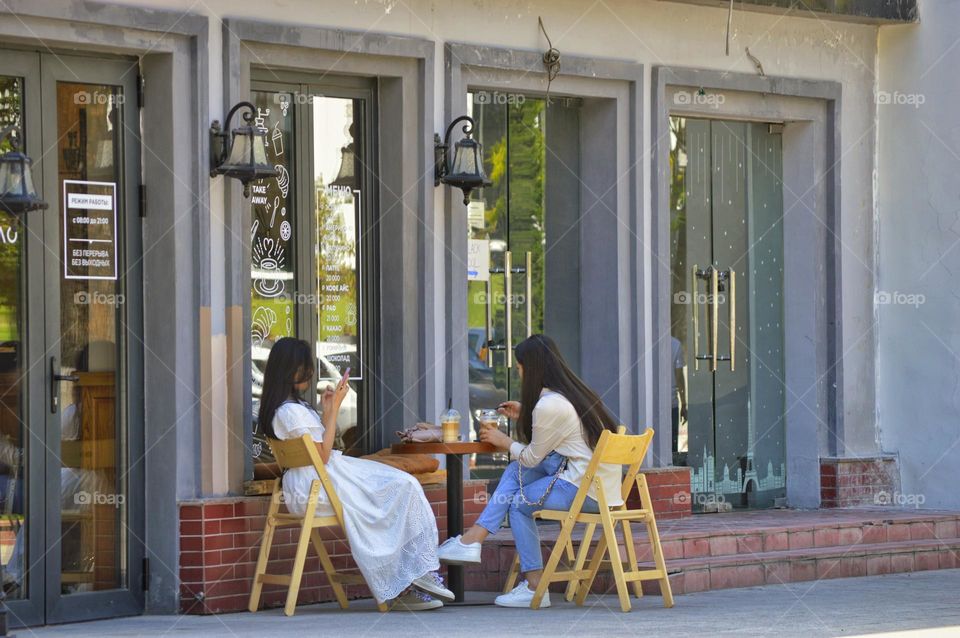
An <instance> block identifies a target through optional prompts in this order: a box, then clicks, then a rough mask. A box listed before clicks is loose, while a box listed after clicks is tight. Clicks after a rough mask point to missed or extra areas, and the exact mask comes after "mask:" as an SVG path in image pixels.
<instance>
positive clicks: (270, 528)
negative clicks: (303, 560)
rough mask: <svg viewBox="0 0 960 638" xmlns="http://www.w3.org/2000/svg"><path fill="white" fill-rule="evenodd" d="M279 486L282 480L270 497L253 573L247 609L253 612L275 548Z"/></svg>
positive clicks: (257, 604) (258, 605)
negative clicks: (271, 549) (271, 553)
mask: <svg viewBox="0 0 960 638" xmlns="http://www.w3.org/2000/svg"><path fill="white" fill-rule="evenodd" d="M279 485H280V479H276V481H275V483H274V492H273V494H272V495H271V497H270V509H269V510H268V511H267V522H266V525H265V526H264V528H263V538H262V539H261V540H260V555H259V556H258V557H257V567H256V569H255V570H254V572H253V587H252V588H251V589H250V601H249V602H248V603H247V609H248V610H249V611H251V612H254V611H257V609H259V608H260V594H261V593H262V592H263V581H262V580H260V577H261V576H263V575H264V574H266V573H267V563H268V562H269V560H270V548H271V547H272V546H273V533H274V532H275V531H276V529H277V525H276V521H275V520H274V519H273V517H274V516H275V515H276V513H277V511H278V510H279V509H280V499H279V494H278V490H279Z"/></svg>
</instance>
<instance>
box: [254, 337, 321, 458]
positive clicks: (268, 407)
mask: <svg viewBox="0 0 960 638" xmlns="http://www.w3.org/2000/svg"><path fill="white" fill-rule="evenodd" d="M315 367H316V364H315V363H314V361H313V352H312V349H311V347H310V344H309V343H307V342H306V341H304V340H303V339H294V338H293V337H283V338H282V339H278V340H277V342H276V343H274V344H273V348H271V349H270V356H269V357H267V367H266V369H265V370H264V371H263V391H262V392H261V394H260V411H259V414H258V415H257V426H258V427H259V428H260V432H262V433H263V434H264V435H265V436H267V437H269V438H271V439H275V438H277V433H276V432H275V431H274V430H273V416H274V415H275V414H276V413H277V408H279V407H280V406H281V405H283V404H284V403H286V402H287V401H289V400H291V399H293V400H294V401H300V400H301V397H300V393H299V392H297V388H296V387H295V386H296V384H297V383H303V382H304V381H306V380H308V379H312V378H313V373H314V369H315Z"/></svg>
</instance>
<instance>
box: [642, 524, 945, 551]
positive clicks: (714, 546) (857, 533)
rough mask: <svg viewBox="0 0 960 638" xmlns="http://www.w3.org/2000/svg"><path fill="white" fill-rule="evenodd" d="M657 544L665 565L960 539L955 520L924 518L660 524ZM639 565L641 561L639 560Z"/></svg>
mask: <svg viewBox="0 0 960 638" xmlns="http://www.w3.org/2000/svg"><path fill="white" fill-rule="evenodd" d="M659 527H660V537H661V544H662V545H663V551H664V555H665V556H666V557H667V559H679V558H701V557H704V556H726V555H730V554H748V555H752V554H757V553H760V552H774V551H786V550H802V549H809V548H821V547H848V546H851V545H859V544H877V543H890V542H902V541H919V540H937V539H952V538H958V537H960V515H955V514H949V515H923V514H920V515H918V516H916V517H910V518H883V517H877V518H865V519H864V520H862V521H858V522H854V521H850V520H847V521H843V522H832V523H823V522H819V523H811V524H806V525H802V524H801V525H791V526H789V527H784V526H770V527H766V528H764V527H752V528H746V527H739V528H738V527H730V528H728V529H716V528H714V529H711V530H709V531H703V530H685V529H682V528H680V529H677V528H679V527H680V524H678V525H677V526H676V527H672V526H670V525H669V523H668V524H660V525H659ZM634 533H635V536H636V538H637V539H638V543H637V544H638V546H642V547H647V546H648V545H647V542H646V533H645V532H644V531H643V530H642V529H638V530H636V531H635V532H634ZM641 560H642V559H641Z"/></svg>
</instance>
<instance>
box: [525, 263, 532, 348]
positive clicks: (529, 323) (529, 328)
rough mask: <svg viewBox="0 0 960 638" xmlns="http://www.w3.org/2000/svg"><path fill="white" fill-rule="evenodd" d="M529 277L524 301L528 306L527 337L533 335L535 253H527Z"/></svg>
mask: <svg viewBox="0 0 960 638" xmlns="http://www.w3.org/2000/svg"><path fill="white" fill-rule="evenodd" d="M524 272H525V273H526V275H527V298H526V299H525V300H524V301H525V302H526V304H527V336H528V337H529V336H531V335H533V279H532V277H533V274H532V273H533V253H531V252H530V251H529V250H528V251H527V267H526V268H525V269H524Z"/></svg>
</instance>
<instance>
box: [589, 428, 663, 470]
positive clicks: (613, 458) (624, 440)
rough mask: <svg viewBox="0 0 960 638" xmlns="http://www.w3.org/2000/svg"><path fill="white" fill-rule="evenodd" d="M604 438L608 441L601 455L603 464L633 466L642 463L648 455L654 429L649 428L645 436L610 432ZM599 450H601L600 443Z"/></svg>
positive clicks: (603, 435) (602, 436)
mask: <svg viewBox="0 0 960 638" xmlns="http://www.w3.org/2000/svg"><path fill="white" fill-rule="evenodd" d="M604 437H606V441H605V445H604V446H603V448H602V451H601V454H600V462H601V463H610V464H613V465H633V464H634V463H636V462H637V461H640V462H642V461H643V458H644V457H645V456H646V455H647V449H648V448H649V447H650V441H651V440H652V439H653V429H652V428H647V431H646V432H644V433H643V434H614V433H613V432H610V431H609V430H608V431H605V432H604V433H603V434H602V435H601V440H603V438H604ZM597 449H598V450H600V449H601V448H600V445H599V443H598V445H597Z"/></svg>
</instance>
